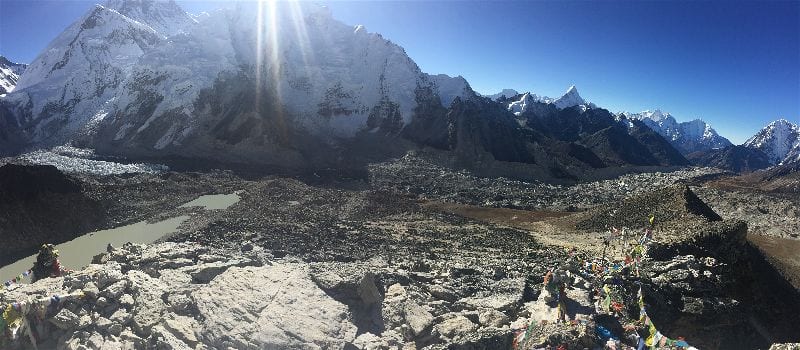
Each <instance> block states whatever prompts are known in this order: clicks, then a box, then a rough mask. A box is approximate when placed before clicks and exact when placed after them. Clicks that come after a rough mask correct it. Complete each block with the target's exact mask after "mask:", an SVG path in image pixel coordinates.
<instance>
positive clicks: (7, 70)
mask: <svg viewBox="0 0 800 350" xmlns="http://www.w3.org/2000/svg"><path fill="white" fill-rule="evenodd" d="M27 67H28V65H27V64H22V63H14V62H11V61H9V60H8V59H7V58H5V57H3V56H0V95H3V94H6V93H9V92H11V91H14V88H15V87H16V86H17V81H19V76H20V75H22V72H24V71H25V68H27Z"/></svg>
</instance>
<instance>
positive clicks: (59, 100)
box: [5, 0, 195, 145]
mask: <svg viewBox="0 0 800 350" xmlns="http://www.w3.org/2000/svg"><path fill="white" fill-rule="evenodd" d="M178 10H180V8H178V7H177V5H176V4H175V3H174V2H165V1H148V0H142V1H139V0H136V1H111V2H109V3H107V4H106V5H105V6H101V5H97V6H95V7H94V8H93V9H92V10H90V11H89V12H88V13H87V14H85V15H84V16H83V17H81V18H80V19H79V20H77V21H76V22H75V23H73V24H72V25H70V26H69V27H68V28H67V29H66V30H64V31H63V32H62V33H61V34H60V35H59V36H57V37H56V38H55V39H54V40H53V41H51V42H50V44H49V45H48V46H47V48H45V50H44V51H42V53H40V54H39V56H37V57H36V59H35V60H34V61H33V62H32V63H31V64H30V66H29V67H28V69H26V71H25V73H24V74H23V75H22V76H21V77H20V80H19V82H18V84H17V88H16V90H15V91H14V93H12V94H9V95H8V96H7V97H6V100H5V102H6V103H8V104H9V106H10V107H9V109H11V110H13V111H15V114H16V115H18V116H24V118H18V119H19V120H18V122H19V124H20V125H21V128H22V129H23V130H25V131H26V133H27V134H28V135H27V137H28V138H29V140H30V142H31V143H34V144H43V145H53V144H59V143H62V142H65V141H66V140H69V139H71V138H74V137H75V136H76V135H86V134H91V133H93V130H94V129H95V128H96V126H97V125H98V124H99V123H100V121H102V119H103V118H105V116H107V115H108V114H109V113H111V112H112V111H113V110H114V109H115V104H114V101H115V100H117V99H118V96H117V93H118V92H119V88H120V87H121V86H123V82H125V81H127V80H128V79H129V78H130V77H131V73H132V72H133V69H134V67H135V66H136V65H137V64H138V63H139V59H140V58H141V57H142V56H143V55H144V54H145V53H147V52H150V51H152V50H153V49H155V48H156V47H158V46H161V45H164V44H166V43H167V42H168V41H167V37H169V36H170V35H171V34H173V33H180V32H182V31H184V30H189V29H191V26H192V25H193V24H194V23H195V21H194V20H193V19H191V18H190V17H188V16H187V15H186V13H183V12H182V11H180V12H179V11H178ZM123 13H126V14H128V15H125V14H123ZM129 16H130V17H129ZM170 16H172V17H170ZM150 23H152V26H151V25H150ZM167 23H170V24H169V25H167ZM156 28H157V29H156Z"/></svg>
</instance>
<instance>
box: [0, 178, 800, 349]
mask: <svg viewBox="0 0 800 350" xmlns="http://www.w3.org/2000/svg"><path fill="white" fill-rule="evenodd" d="M248 191H250V194H249V196H250V197H248V194H243V200H242V202H241V203H239V204H237V205H236V206H239V207H238V209H237V208H233V209H232V210H234V212H235V213H236V214H237V215H236V217H242V216H243V217H252V216H250V215H249V214H247V210H250V209H248V207H249V205H250V204H248V203H249V202H248V201H251V200H252V201H255V200H260V201H267V202H271V203H276V204H277V202H279V201H280V200H281V198H282V197H280V195H281V194H283V195H291V196H290V197H289V198H283V200H287V201H296V199H297V198H304V199H305V200H307V201H308V202H307V203H306V204H307V205H308V206H309V207H310V209H309V211H308V212H303V211H302V210H301V211H299V214H297V215H311V214H312V213H313V214H316V215H317V216H316V217H312V218H309V219H310V220H309V221H308V225H310V226H311V227H310V228H303V227H296V231H297V232H298V234H297V235H294V236H288V237H284V238H280V237H278V236H281V235H284V234H286V233H287V232H289V231H287V230H286V228H284V229H283V230H281V229H279V228H280V227H283V226H281V225H287V224H288V223H289V222H291V221H292V220H294V219H296V218H293V217H291V216H288V217H287V215H290V214H291V213H295V212H297V211H292V210H288V209H286V208H284V207H283V206H281V205H275V206H274V208H273V209H272V210H273V212H267V213H265V214H267V216H268V217H270V218H272V220H275V222H273V223H272V224H271V226H270V227H271V228H272V229H276V228H277V229H278V230H275V231H271V230H270V229H266V228H264V229H262V230H261V231H259V233H258V234H250V233H247V232H249V231H250V229H255V227H254V226H252V225H253V224H252V223H250V224H249V225H250V226H247V224H248V223H247V222H241V221H234V222H227V224H226V225H223V223H225V221H222V220H221V219H219V218H218V219H217V220H210V221H208V222H204V221H197V222H194V223H193V224H192V225H195V226H202V227H205V228H203V229H202V230H200V231H198V232H200V233H201V235H199V236H197V237H205V241H204V242H203V243H194V242H192V239H191V238H192V237H194V236H193V235H178V236H175V237H173V239H175V240H179V241H181V242H165V243H159V244H153V245H135V244H127V245H125V246H123V247H118V248H116V249H114V250H112V251H111V252H109V253H108V254H104V255H101V256H98V257H96V262H97V264H92V265H90V266H89V267H87V268H85V269H83V270H80V271H77V272H74V273H72V274H70V275H67V276H64V277H58V278H50V279H45V280H42V281H39V282H37V283H34V284H31V285H14V286H12V287H11V288H10V289H9V290H6V291H4V292H2V294H0V302H2V303H3V304H7V303H13V302H20V301H22V302H23V303H27V305H36V303H33V302H31V301H32V300H40V301H41V300H45V301H46V300H48V298H50V297H51V296H53V295H59V296H74V297H70V298H67V297H64V298H61V299H60V301H57V302H55V303H53V302H52V301H50V302H49V306H48V303H45V304H43V305H39V306H41V307H42V309H43V310H44V311H43V313H41V312H40V313H37V312H29V313H26V315H27V316H26V322H27V324H29V325H31V327H30V329H33V330H35V334H36V336H35V337H34V338H33V339H34V340H35V342H36V343H37V344H38V346H39V348H59V349H126V348H127V349H141V348H154V349H221V348H235V349H248V348H249V349H261V348H267V349H269V348H274V349H279V348H347V349H400V348H404V349H413V348H427V349H439V348H454V349H496V348H510V347H517V348H524V349H538V348H547V347H553V348H555V347H558V346H564V347H565V348H567V349H584V348H590V349H594V348H602V347H603V346H606V344H609V338H608V337H607V336H606V335H604V334H603V332H602V331H600V330H601V329H600V328H599V327H598V326H602V327H603V329H605V330H608V332H609V334H610V335H611V336H613V337H614V338H616V339H617V340H618V342H614V341H613V338H612V339H611V340H612V342H611V343H612V344H614V346H617V348H621V347H622V346H633V345H635V341H636V338H637V337H638V336H641V334H638V333H636V331H635V330H633V328H631V327H633V325H634V324H635V322H636V319H637V318H638V315H639V305H638V302H637V301H638V295H637V293H638V290H639V289H640V288H641V290H642V291H643V294H644V302H645V304H646V305H647V313H648V315H649V317H650V319H651V320H652V321H653V323H654V324H655V325H656V326H657V327H658V330H659V332H660V333H661V334H664V335H665V336H667V337H670V339H673V340H675V339H680V338H679V337H683V338H685V341H686V342H688V344H690V345H692V346H694V347H696V348H700V349H756V348H768V347H769V346H770V344H771V343H776V342H790V341H798V340H800V339H797V338H798V335H797V334H798V333H797V332H796V330H797V324H796V315H797V314H799V313H800V299H798V297H797V293H796V290H794V289H793V288H792V287H791V286H790V285H789V284H788V283H787V282H786V280H785V279H782V278H781V276H780V275H779V274H777V273H776V272H775V271H774V269H772V268H771V267H770V265H769V264H768V263H767V262H766V261H765V260H764V258H763V257H761V256H760V255H759V253H758V251H757V250H756V249H754V248H752V247H751V246H750V245H749V244H748V243H747V241H746V240H745V233H746V230H747V228H746V225H745V224H744V223H741V222H736V221H721V220H720V218H719V216H718V215H716V214H715V213H713V211H711V210H710V209H709V208H708V207H704V208H703V207H701V206H700V204H699V203H700V202H698V201H699V199H698V198H697V196H694V195H693V194H692V193H691V191H689V190H688V189H687V188H686V187H685V186H678V187H675V188H668V189H665V190H662V193H660V194H659V193H657V194H655V195H653V194H648V195H643V196H634V197H632V198H631V199H628V200H626V201H625V202H624V203H621V204H620V207H619V208H620V211H619V214H620V215H623V216H625V215H631V214H630V213H632V212H635V211H641V210H643V209H641V208H642V206H647V205H648V203H650V204H651V205H652V203H651V201H654V200H657V199H658V198H671V199H670V200H669V201H667V202H666V204H663V205H664V206H662V207H661V209H662V210H663V211H664V212H669V213H670V214H669V216H667V217H665V220H671V221H674V222H689V223H692V224H691V225H693V226H692V227H694V229H693V230H692V231H680V232H673V233H668V232H666V231H664V232H661V231H658V225H657V226H656V227H657V233H656V236H655V238H654V240H653V242H652V243H651V244H650V248H649V250H648V258H646V259H645V260H644V261H643V262H642V265H641V266H640V267H641V277H639V276H636V275H635V274H633V272H632V271H631V270H628V271H626V272H620V274H619V275H618V276H617V277H614V278H615V280H616V279H617V278H618V281H619V282H618V283H617V282H615V283H614V289H615V292H614V300H618V301H619V302H620V305H621V306H620V307H621V309H620V310H618V311H616V312H613V313H608V312H607V311H604V310H603V309H602V308H598V306H597V304H596V303H595V300H594V299H593V298H592V296H593V295H594V294H596V292H597V288H598V286H597V284H596V283H597V281H598V280H597V279H595V278H591V277H589V276H587V275H586V274H585V273H583V272H582V271H581V269H580V268H578V269H573V268H570V271H571V272H570V274H569V276H571V277H569V278H570V281H569V289H568V291H567V295H568V296H569V299H568V300H569V302H568V303H567V314H568V315H569V319H570V320H574V322H570V323H568V324H563V323H558V322H556V320H557V312H558V311H557V310H558V309H557V306H556V305H554V304H553V303H552V302H550V301H549V292H547V291H543V284H542V282H543V281H544V275H545V273H546V272H547V271H548V270H549V269H551V268H557V267H562V268H563V266H564V264H565V261H568V255H567V253H566V251H564V249H563V247H554V246H546V245H543V244H541V243H539V242H537V241H536V240H535V239H534V238H532V236H531V235H528V234H525V233H524V232H522V231H519V230H514V229H509V228H503V227H498V226H494V225H487V224H482V223H478V222H474V221H469V220H464V219H457V218H455V217H452V216H448V215H443V214H436V213H428V212H425V211H424V210H421V209H420V208H418V207H414V206H413V204H411V203H413V202H409V201H405V200H399V202H397V203H395V204H401V203H405V205H406V206H407V207H402V206H399V209H397V210H399V211H400V212H403V213H405V214H400V213H397V212H393V211H388V209H387V208H389V207H390V206H389V205H388V204H387V203H388V202H391V200H390V199H387V198H386V197H381V196H376V195H374V194H373V195H371V196H366V197H363V196H362V195H361V194H357V193H349V194H348V193H346V192H338V191H334V190H324V191H321V190H319V189H312V188H310V187H307V186H305V185H302V184H299V183H297V182H294V181H286V180H274V181H271V182H268V183H265V184H262V185H261V187H255V188H251V189H249V190H248ZM304 191H306V193H305V194H303V195H300V194H302V193H303V192H304ZM326 191H329V192H326ZM686 191H689V192H686ZM295 195H296V196H295ZM274 196H278V198H275V197H274ZM334 199H338V200H340V201H342V202H341V203H338V204H336V203H337V202H336V201H334ZM315 203H316V204H315ZM381 203H384V204H387V205H383V206H381V205H379V204H381ZM331 204H333V205H331ZM296 205H297V204H295V206H296ZM315 206H323V207H327V206H332V208H331V210H330V211H327V212H326V211H325V210H322V208H319V207H315ZM361 206H365V207H370V208H373V209H376V210H377V213H376V212H373V213H371V214H365V213H363V212H362V211H361V210H360V209H359V208H360V207H361ZM288 207H291V206H288ZM391 207H398V206H397V205H395V206H391ZM262 208H263V206H262ZM414 208H416V209H414ZM382 209H385V210H387V211H385V212H381V210H382ZM667 209H669V210H667ZM332 213H339V214H338V215H339V216H340V220H342V222H343V223H349V225H350V226H347V225H345V227H342V228H339V229H337V230H331V229H329V230H327V231H324V230H323V231H316V232H318V235H317V236H316V237H319V238H318V239H324V240H326V242H317V243H315V241H313V240H312V241H307V240H308V239H310V238H309V237H306V234H309V235H310V232H311V231H315V230H318V229H319V228H320V227H321V226H315V225H321V224H320V223H321V222H330V220H332V217H330V216H328V215H332ZM592 213H595V215H592ZM603 213H605V209H602V208H600V209H597V210H595V211H589V212H586V213H581V215H580V216H579V217H578V219H580V218H585V217H593V216H595V217H603V215H604V214H603ZM355 218H360V219H359V220H355ZM283 220H285V223H284V224H281V222H283ZM559 220H562V221H563V220H564V219H563V218H562V219H559ZM237 222H238V223H239V224H243V225H245V226H240V227H242V228H241V229H239V230H238V231H237V230H232V231H229V232H231V233H232V234H231V235H223V234H222V233H221V231H222V230H223V229H222V228H221V227H229V230H230V227H235V226H236V225H232V224H234V223H237ZM582 222H586V221H585V220H584V221H581V220H577V223H575V227H574V229H576V230H577V229H578V226H580V223H582ZM589 222H591V221H589ZM568 223H569V222H568V221H567V222H566V223H565V222H558V223H556V224H558V225H566V224H568ZM368 224H369V225H371V226H369V225H368ZM203 225H205V226H203ZM554 225H555V224H554ZM333 226H336V225H330V224H329V225H328V227H333ZM315 227H316V228H315ZM369 227H372V229H371V230H369V229H365V231H364V233H363V234H364V238H363V241H359V240H356V239H350V238H352V237H349V236H348V235H349V234H353V233H349V232H352V230H353V229H354V228H369ZM306 230H309V232H308V233H304V232H305V231H306ZM254 231H255V230H254ZM237 232H238V233H237ZM632 232H634V231H632ZM587 234H590V233H588V232H587ZM659 234H660V235H661V236H659ZM273 235H274V236H273ZM382 235H383V236H382ZM380 237H383V238H380ZM226 239H227V242H225V241H226ZM304 242H305V243H304ZM370 244H378V245H377V246H379V247H382V248H381V249H377V250H375V251H367V252H363V251H362V250H365V249H368V248H367V247H368V246H369V245H370ZM265 247H280V249H268V248H265ZM617 253H621V251H614V250H613V249H611V250H609V254H608V255H609V257H615V255H618V254H617ZM596 258H597V256H591V255H588V254H583V253H580V252H579V253H578V255H577V256H576V258H575V259H576V261H581V262H584V261H593V260H594V261H596ZM578 266H580V265H578ZM36 309H37V308H36V307H30V306H29V307H28V308H27V309H25V310H28V311H30V310H36ZM634 328H635V327H634ZM32 333H33V332H32ZM26 334H27V333H26V331H24V327H23V332H22V333H21V334H18V336H17V338H16V340H15V341H12V342H6V343H5V344H4V345H3V346H4V348H30V347H31V343H32V341H31V340H30V339H31V338H30V337H28V336H27V335H26ZM522 335H524V336H522ZM785 346H789V345H785Z"/></svg>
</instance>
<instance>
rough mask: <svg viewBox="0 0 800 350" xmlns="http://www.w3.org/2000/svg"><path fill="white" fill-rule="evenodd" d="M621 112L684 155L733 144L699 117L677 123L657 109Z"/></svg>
mask: <svg viewBox="0 0 800 350" xmlns="http://www.w3.org/2000/svg"><path fill="white" fill-rule="evenodd" d="M622 114H623V115H625V117H626V118H628V119H636V120H640V121H642V122H644V124H645V125H647V126H648V127H650V128H651V129H653V130H654V131H656V132H657V133H658V134H659V135H661V136H663V137H664V138H665V139H667V141H669V142H670V144H672V145H673V146H674V147H675V148H677V149H678V150H679V151H680V152H681V153H682V154H684V155H688V154H690V153H692V152H698V151H710V150H713V149H721V148H725V147H728V146H731V145H733V144H732V143H731V142H730V141H729V140H728V139H726V138H724V137H722V136H720V135H719V134H717V132H716V130H714V129H713V128H711V126H710V125H708V123H706V122H704V121H702V120H700V119H695V120H692V121H688V122H681V123H678V121H676V120H675V118H674V117H673V116H672V115H671V114H669V113H664V112H661V111H660V110H658V109H656V110H655V111H649V110H648V111H643V112H640V113H627V112H623V113H622Z"/></svg>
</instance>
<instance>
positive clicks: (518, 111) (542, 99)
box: [507, 85, 596, 116]
mask: <svg viewBox="0 0 800 350" xmlns="http://www.w3.org/2000/svg"><path fill="white" fill-rule="evenodd" d="M517 96H519V99H516V100H511V101H507V103H508V104H507V108H508V110H509V111H510V112H511V113H514V115H516V116H519V115H522V114H523V113H525V112H527V111H528V110H529V109H530V108H531V107H532V106H534V104H535V103H544V104H552V105H553V106H555V107H556V108H558V109H564V108H569V107H574V106H584V109H585V108H595V107H596V106H595V105H594V104H593V103H588V102H586V100H584V99H583V97H581V95H580V94H578V89H577V88H576V87H575V85H572V86H570V87H569V89H567V92H565V93H564V95H562V96H561V97H559V98H550V97H547V96H539V95H536V94H533V93H530V92H526V93H524V94H522V95H521V96H520V95H517Z"/></svg>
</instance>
